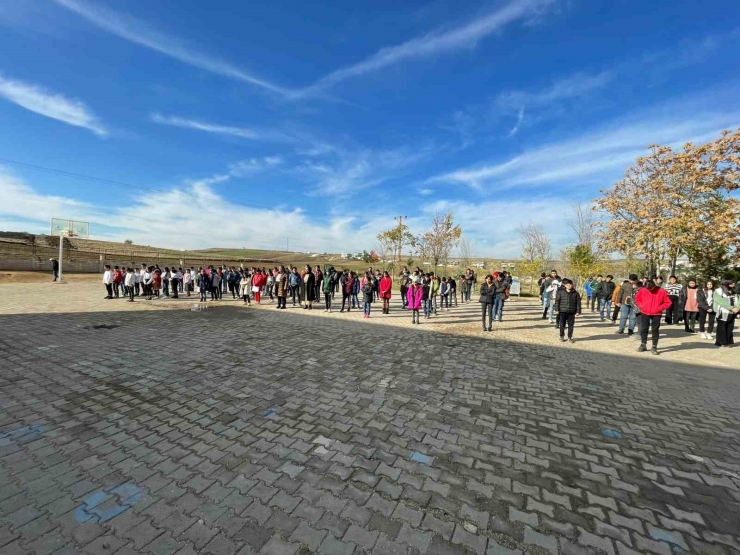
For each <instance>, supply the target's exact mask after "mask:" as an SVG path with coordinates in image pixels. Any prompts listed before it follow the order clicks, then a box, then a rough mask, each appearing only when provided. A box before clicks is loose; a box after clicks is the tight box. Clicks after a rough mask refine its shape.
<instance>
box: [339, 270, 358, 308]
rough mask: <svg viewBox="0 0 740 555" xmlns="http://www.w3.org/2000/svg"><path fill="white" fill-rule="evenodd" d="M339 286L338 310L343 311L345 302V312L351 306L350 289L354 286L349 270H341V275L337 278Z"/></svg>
mask: <svg viewBox="0 0 740 555" xmlns="http://www.w3.org/2000/svg"><path fill="white" fill-rule="evenodd" d="M339 286H340V287H341V289H342V309H341V310H340V311H339V312H344V304H345V303H347V312H349V311H350V310H351V308H352V290H353V289H354V287H355V284H354V281H353V278H352V275H351V274H350V273H349V270H344V271H343V272H342V276H341V277H340V278H339Z"/></svg>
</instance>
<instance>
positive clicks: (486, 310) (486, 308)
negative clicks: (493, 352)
mask: <svg viewBox="0 0 740 555" xmlns="http://www.w3.org/2000/svg"><path fill="white" fill-rule="evenodd" d="M480 306H481V319H482V320H483V328H484V329H488V328H490V327H493V303H481V305H480ZM486 314H487V315H488V325H487V326H486Z"/></svg>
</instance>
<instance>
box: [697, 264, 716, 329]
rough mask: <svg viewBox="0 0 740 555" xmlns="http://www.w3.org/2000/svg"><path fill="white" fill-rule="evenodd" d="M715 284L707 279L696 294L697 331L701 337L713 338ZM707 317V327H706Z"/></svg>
mask: <svg viewBox="0 0 740 555" xmlns="http://www.w3.org/2000/svg"><path fill="white" fill-rule="evenodd" d="M716 288H717V286H716V285H715V283H714V280H711V279H709V280H707V284H706V285H705V286H704V288H703V289H700V290H699V292H698V293H697V294H696V301H697V304H698V305H699V333H701V338H702V339H714V319H715V318H716V316H717V314H716V313H715V312H714V306H713V305H714V290H715V289H716ZM707 319H709V327H708V328H707V327H706V324H707Z"/></svg>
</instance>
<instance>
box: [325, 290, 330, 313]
mask: <svg viewBox="0 0 740 555" xmlns="http://www.w3.org/2000/svg"><path fill="white" fill-rule="evenodd" d="M324 304H325V305H326V310H329V309H330V308H331V293H324Z"/></svg>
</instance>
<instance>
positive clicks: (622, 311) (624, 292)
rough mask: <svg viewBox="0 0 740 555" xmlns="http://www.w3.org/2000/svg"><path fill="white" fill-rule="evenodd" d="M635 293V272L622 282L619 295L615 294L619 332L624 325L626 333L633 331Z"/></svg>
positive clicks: (635, 311) (622, 330) (635, 312)
mask: <svg viewBox="0 0 740 555" xmlns="http://www.w3.org/2000/svg"><path fill="white" fill-rule="evenodd" d="M636 293H637V274H630V278H629V280H624V282H622V286H621V288H620V290H619V295H617V307H618V308H619V329H618V330H617V333H619V334H622V333H624V328H625V326H627V334H628V335H632V334H633V333H635V322H636V321H637V307H636V306H635V294H636ZM627 322H629V324H627Z"/></svg>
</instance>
